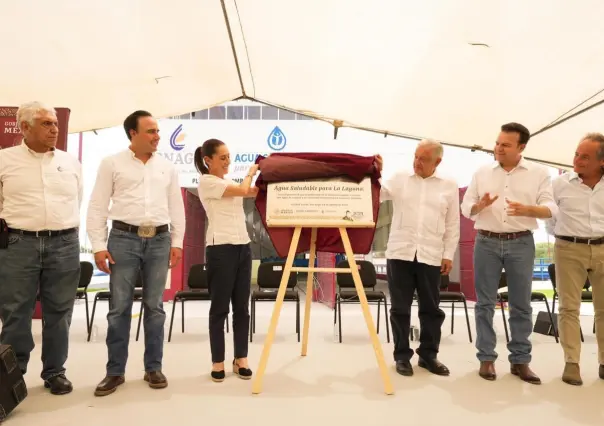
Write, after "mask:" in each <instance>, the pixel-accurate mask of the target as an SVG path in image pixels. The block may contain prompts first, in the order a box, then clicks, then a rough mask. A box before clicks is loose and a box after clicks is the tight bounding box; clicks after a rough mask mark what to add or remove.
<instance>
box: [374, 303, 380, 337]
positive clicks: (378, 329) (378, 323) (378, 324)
mask: <svg viewBox="0 0 604 426" xmlns="http://www.w3.org/2000/svg"><path fill="white" fill-rule="evenodd" d="M377 305H378V312H377V329H376V330H375V332H376V333H377V334H380V306H381V305H382V301H381V300H378V304H377Z"/></svg>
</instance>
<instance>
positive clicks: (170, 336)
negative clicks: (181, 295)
mask: <svg viewBox="0 0 604 426" xmlns="http://www.w3.org/2000/svg"><path fill="white" fill-rule="evenodd" d="M177 303H178V299H177V298H176V297H175V298H174V300H173V301H172V315H170V331H168V342H171V341H172V327H173V326H174V312H176V304H177Z"/></svg>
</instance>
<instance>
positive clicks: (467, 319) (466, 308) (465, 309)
mask: <svg viewBox="0 0 604 426" xmlns="http://www.w3.org/2000/svg"><path fill="white" fill-rule="evenodd" d="M463 309H464V311H465V313H466V324H467V326H468V337H469V338H470V343H472V329H471V328H470V316H469V315H468V304H467V303H466V299H464V300H463Z"/></svg>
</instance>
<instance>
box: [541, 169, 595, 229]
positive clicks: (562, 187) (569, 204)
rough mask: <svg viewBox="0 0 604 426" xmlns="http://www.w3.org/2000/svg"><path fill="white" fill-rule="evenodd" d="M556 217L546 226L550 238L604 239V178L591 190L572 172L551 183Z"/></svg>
mask: <svg viewBox="0 0 604 426" xmlns="http://www.w3.org/2000/svg"><path fill="white" fill-rule="evenodd" d="M553 188H554V200H555V201H556V204H557V205H558V214H556V215H555V216H554V217H552V218H551V219H549V220H548V221H547V222H546V229H547V231H548V232H549V233H550V234H552V235H559V236H566V237H580V238H599V237H604V178H602V179H601V180H600V182H598V183H597V184H596V186H595V187H594V189H593V190H592V189H591V188H590V187H589V186H587V185H584V184H583V181H582V180H581V178H580V177H579V175H578V174H577V173H575V172H569V173H565V174H563V175H561V176H559V177H557V178H556V179H555V180H554V182H553Z"/></svg>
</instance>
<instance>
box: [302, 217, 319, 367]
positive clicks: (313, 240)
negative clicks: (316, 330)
mask: <svg viewBox="0 0 604 426" xmlns="http://www.w3.org/2000/svg"><path fill="white" fill-rule="evenodd" d="M316 256H317V228H312V231H311V234H310V256H309V258H308V267H309V268H314V267H315V258H316ZM313 278H314V271H312V269H311V270H310V271H308V278H307V280H306V302H305V304H304V331H303V333H302V353H301V354H302V356H306V352H307V350H308V328H309V326H310V306H311V304H312V290H313V282H314V281H313Z"/></svg>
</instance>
